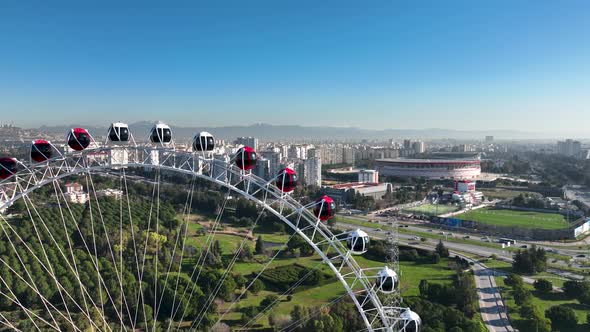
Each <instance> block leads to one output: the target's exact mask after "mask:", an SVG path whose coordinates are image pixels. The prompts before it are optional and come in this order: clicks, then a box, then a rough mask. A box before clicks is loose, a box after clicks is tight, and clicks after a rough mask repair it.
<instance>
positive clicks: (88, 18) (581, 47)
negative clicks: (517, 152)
mask: <svg viewBox="0 0 590 332" xmlns="http://www.w3.org/2000/svg"><path fill="white" fill-rule="evenodd" d="M32 3H33V4H31V3H30V2H29V3H28V4H23V3H20V2H17V3H12V4H3V5H2V10H1V11H0V29H2V31H5V32H9V33H4V34H1V35H0V54H2V55H3V61H1V62H0V72H2V76H3V79H2V80H1V81H0V100H2V102H0V112H2V113H3V114H5V116H3V120H2V121H3V122H14V123H15V125H17V126H20V127H25V128H30V127H38V126H41V125H48V126H54V125H61V124H73V123H82V124H102V122H110V121H125V122H129V123H133V122H136V121H142V120H146V119H160V120H163V121H165V122H169V123H171V124H175V125H177V124H182V125H183V126H203V127H221V126H234V125H244V124H245V125H249V124H255V123H269V124H273V125H290V124H295V125H302V126H319V127H323V126H327V127H345V128H346V127H356V128H363V129H372V130H383V129H401V130H406V129H427V128H441V129H455V130H494V131H497V130H515V131H519V132H533V133H544V134H546V135H547V136H548V137H587V136H589V135H588V134H586V133H587V132H588V130H587V128H586V127H587V124H588V123H590V109H588V108H589V107H588V105H590V96H589V95H588V93H587V92H588V91H590V89H589V88H590V66H588V65H587V63H588V59H589V58H590V45H588V43H586V42H585V41H586V39H587V36H586V34H587V31H590V10H588V9H590V3H587V2H585V1H571V2H568V3H567V4H564V3H552V2H528V1H524V2H519V3H514V2H511V1H496V2H492V3H485V4H480V3H478V4H473V3H471V2H469V1H451V2H445V3H439V2H429V3H428V5H424V6H422V7H417V6H412V5H411V4H410V3H402V2H396V1H386V0H384V1H374V2H371V3H369V4H367V3H362V4H361V3H358V2H353V1H328V2H322V3H316V2H311V1H301V2H297V3H276V2H272V1H255V2H248V3H242V2H235V3H232V6H231V8H229V7H228V8H222V7H219V6H218V5H215V4H204V3H194V2H190V1H187V2H178V3H175V4H174V6H175V7H165V6H162V5H160V4H158V3H157V2H152V1H147V2H145V1H142V2H135V3H134V2H127V3H125V4H121V3H119V2H114V1H106V2H101V3H97V4H89V3H79V2H74V1H63V2H60V4H59V5H56V4H55V3H51V4H47V3H44V2H41V1H39V2H35V1H33V2H32Z"/></svg>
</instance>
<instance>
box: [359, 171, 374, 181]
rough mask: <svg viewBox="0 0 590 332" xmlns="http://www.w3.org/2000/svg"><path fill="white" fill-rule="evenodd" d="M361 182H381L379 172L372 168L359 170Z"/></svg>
mask: <svg viewBox="0 0 590 332" xmlns="http://www.w3.org/2000/svg"><path fill="white" fill-rule="evenodd" d="M358 178H359V180H358V182H360V183H379V172H377V171H375V170H372V169H362V170H360V171H359V176H358Z"/></svg>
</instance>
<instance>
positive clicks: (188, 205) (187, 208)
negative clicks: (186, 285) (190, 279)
mask: <svg viewBox="0 0 590 332" xmlns="http://www.w3.org/2000/svg"><path fill="white" fill-rule="evenodd" d="M195 185H196V177H195V176H193V177H192V178H191V189H190V190H189V192H188V194H187V197H186V202H185V203H184V208H183V211H182V216H183V221H184V224H182V223H181V227H180V228H179V230H178V231H177V232H176V240H175V242H174V248H173V250H172V256H171V259H170V263H169V264H168V269H167V272H166V279H165V281H164V285H165V287H167V285H168V277H169V276H170V271H171V268H172V263H173V262H174V257H175V256H176V249H177V247H178V242H179V241H180V242H181V243H180V247H181V249H180V255H179V256H178V262H179V264H178V271H177V272H176V273H177V275H180V273H181V271H182V261H183V259H184V250H185V244H186V237H187V231H188V222H189V219H190V218H189V217H190V215H191V211H192V206H193V197H194V191H195ZM179 283H180V278H178V277H177V278H176V283H175V286H174V292H173V294H174V296H173V298H172V305H171V308H172V310H170V317H169V324H168V329H170V325H171V324H172V319H173V317H172V314H173V312H174V307H175V305H176V295H177V292H178V285H179ZM163 298H164V292H162V294H161V295H160V300H159V302H158V311H157V312H156V316H158V314H159V310H160V307H161V305H162V299H163Z"/></svg>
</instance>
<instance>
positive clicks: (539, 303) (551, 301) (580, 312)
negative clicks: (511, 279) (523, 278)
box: [496, 277, 590, 332]
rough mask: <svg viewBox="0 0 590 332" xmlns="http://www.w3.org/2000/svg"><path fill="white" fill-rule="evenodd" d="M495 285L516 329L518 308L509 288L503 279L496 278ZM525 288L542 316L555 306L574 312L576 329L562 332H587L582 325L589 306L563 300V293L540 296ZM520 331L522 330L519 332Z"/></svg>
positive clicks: (533, 290)
mask: <svg viewBox="0 0 590 332" xmlns="http://www.w3.org/2000/svg"><path fill="white" fill-rule="evenodd" d="M496 284H497V285H498V287H500V288H501V290H502V298H503V299H504V301H505V303H506V306H507V307H508V315H509V316H510V321H511V322H512V324H513V325H514V327H517V328H518V325H519V321H520V320H522V318H521V317H520V315H519V314H518V306H517V305H516V303H515V302H514V298H513V297H512V294H511V291H510V290H511V288H510V287H507V286H506V285H505V284H504V278H501V277H496ZM525 287H526V288H528V289H529V290H531V292H532V293H533V305H534V306H535V308H537V309H538V310H539V311H540V312H542V313H543V314H544V313H545V310H547V309H549V308H550V307H552V306H555V305H562V304H563V305H566V306H568V307H570V308H572V309H573V310H574V312H575V313H576V316H577V317H578V327H577V328H576V329H570V330H562V332H582V331H588V325H584V323H587V322H586V315H587V314H588V312H589V311H590V306H585V305H582V304H579V303H578V301H576V300H572V299H567V298H565V296H564V294H563V293H549V294H541V293H539V292H537V291H535V289H534V288H533V286H532V285H525ZM521 331H522V330H521Z"/></svg>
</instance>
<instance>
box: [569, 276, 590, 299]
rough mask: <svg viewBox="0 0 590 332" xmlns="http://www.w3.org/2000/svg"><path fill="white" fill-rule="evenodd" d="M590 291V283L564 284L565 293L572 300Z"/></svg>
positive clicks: (575, 282) (572, 282) (572, 281)
mask: <svg viewBox="0 0 590 332" xmlns="http://www.w3.org/2000/svg"><path fill="white" fill-rule="evenodd" d="M589 291H590V282H588V281H574V280H568V281H566V282H564V283H563V292H564V293H565V295H567V296H568V297H570V298H578V296H580V295H581V294H585V293H587V292H589Z"/></svg>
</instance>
